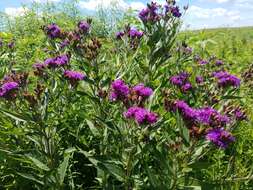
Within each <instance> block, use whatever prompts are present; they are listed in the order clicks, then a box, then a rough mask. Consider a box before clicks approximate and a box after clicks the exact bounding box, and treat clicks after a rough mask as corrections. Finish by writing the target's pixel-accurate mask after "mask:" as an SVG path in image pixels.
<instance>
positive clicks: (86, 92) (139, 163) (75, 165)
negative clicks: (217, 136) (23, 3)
mask: <svg viewBox="0 0 253 190" xmlns="http://www.w3.org/2000/svg"><path fill="white" fill-rule="evenodd" d="M76 3H77V2H76V1H73V2H72V3H70V4H63V5H62V6H59V7H56V6H55V5H54V4H50V3H49V4H46V5H45V6H41V5H39V4H34V5H33V6H32V8H31V10H30V11H28V12H27V13H26V14H25V15H24V16H22V17H17V18H15V19H14V20H13V18H11V20H10V26H9V28H8V30H7V31H6V32H2V33H1V34H0V37H1V38H2V39H3V46H2V47H1V54H0V56H1V57H0V64H1V69H0V71H1V73H0V74H1V78H4V76H6V75H10V73H13V75H14V76H17V75H18V76H19V77H21V79H22V77H24V76H26V73H27V74H28V78H27V79H26V80H24V84H22V85H21V87H20V89H19V90H18V92H17V94H16V97H15V98H14V99H11V100H10V99H6V98H3V97H2V98H1V100H0V126H1V130H0V167H1V170H0V188H2V189H108V190H109V189H192V190H199V189H217V190H218V189H235V190H237V189H238V190H239V189H250V188H251V187H252V186H253V183H252V175H253V174H252V172H253V166H252V163H253V157H252V155H253V146H252V144H253V142H252V139H253V129H252V127H251V126H252V124H253V121H252V116H253V112H252V109H251V105H252V104H253V96H252V92H251V87H252V80H251V79H253V78H252V75H250V74H252V72H253V66H250V64H251V62H252V59H253V54H252V47H251V46H252V42H253V36H252V35H251V33H252V28H239V29H217V30H203V31H185V32H180V25H181V21H180V19H177V18H175V17H173V16H172V15H167V17H166V18H163V19H161V20H159V21H158V22H155V23H141V22H140V20H139V19H138V18H136V17H134V16H133V15H134V13H133V12H131V11H130V12H129V13H122V12H119V11H118V9H117V6H116V7H112V8H111V9H110V10H103V9H102V8H101V9H100V10H99V12H98V15H96V16H91V19H92V22H91V31H90V32H89V33H82V34H81V38H80V39H79V40H78V42H75V41H74V42H72V41H71V43H70V44H69V45H68V46H67V47H66V48H60V44H61V42H62V40H63V39H62V38H60V39H50V38H48V37H47V36H46V35H45V26H48V24H51V23H57V25H59V26H60V28H61V29H62V30H63V31H64V32H65V33H67V34H69V32H73V31H75V32H80V31H78V27H77V23H78V22H79V21H81V20H86V19H87V17H85V18H83V17H82V15H81V14H80V13H79V12H78V9H77V8H76V5H77V4H76ZM38 13H40V14H38ZM131 26H135V27H136V28H138V29H139V30H142V31H144V36H143V37H142V38H140V39H139V38H134V39H131V38H130V37H129V36H128V35H125V36H124V37H122V38H121V39H120V40H116V39H115V32H116V31H119V30H121V31H124V32H129V30H130V27H131ZM43 29H44V30H43ZM66 36H67V37H66ZM66 36H64V37H65V39H67V38H68V35H66ZM10 41H14V42H15V46H14V47H13V48H9V47H8V45H7V44H8V43H9V42H10ZM189 45H190V46H191V47H193V49H194V53H197V54H199V55H200V56H201V57H202V58H204V59H210V64H209V65H205V66H200V65H198V64H197V63H196V61H194V54H193V53H189V54H188V53H185V52H184V51H183V50H185V49H184V48H185V46H187V47H189ZM63 54H67V55H68V56H69V57H70V64H68V65H67V66H65V68H64V67H60V68H58V67H56V68H50V67H47V68H45V69H44V70H43V75H41V73H38V72H37V73H36V72H35V71H36V69H34V68H32V64H34V63H36V62H43V61H44V60H45V59H46V58H52V57H56V56H58V55H63ZM212 55H216V56H217V59H221V60H223V61H224V62H225V63H224V65H223V66H222V68H223V69H225V70H229V71H231V72H232V73H233V74H236V75H238V76H239V75H241V78H242V85H241V88H240V89H238V88H230V87H228V88H226V89H222V88H219V87H218V86H217V81H216V80H215V79H214V78H213V77H211V73H212V72H214V71H217V67H216V66H214V61H213V60H212V59H211V58H210V57H211V56H212ZM64 69H71V70H78V71H81V72H83V73H85V74H86V77H87V78H86V79H85V80H82V81H79V82H78V84H76V83H73V81H69V80H67V79H66V76H64V75H63V72H64ZM14 71H15V72H14ZM181 71H187V72H189V73H191V76H190V77H189V80H190V82H191V84H192V86H193V90H191V91H190V92H183V91H182V90H179V89H178V88H177V87H176V86H173V85H171V84H170V82H169V78H170V77H171V76H174V75H176V74H179V73H180V72H181ZM198 75H201V76H203V77H204V78H205V83H204V84H203V85H198V84H197V83H196V82H195V78H196V76H198ZM250 77H251V78H250ZM19 79H20V78H19ZM116 79H123V80H124V81H125V82H126V83H127V84H129V86H130V87H132V86H133V85H136V84H138V83H144V84H145V86H148V87H150V88H152V89H153V94H152V96H150V97H149V98H147V99H144V100H143V99H138V98H137V100H136V97H135V96H134V95H135V94H129V96H130V97H129V96H128V97H127V98H129V99H128V102H126V101H122V102H121V101H115V102H114V101H112V100H111V98H110V93H111V91H112V86H111V84H112V82H113V81H114V80H116ZM74 82H76V81H74ZM3 83H4V80H1V85H2V84H3ZM130 98H131V100H130ZM139 98H140V97H139ZM214 98H215V99H214ZM175 100H184V101H185V102H187V103H188V104H189V105H190V106H191V107H194V108H200V107H203V106H211V107H213V108H215V109H217V110H218V111H219V112H225V111H226V108H227V107H229V106H230V105H236V106H240V107H244V108H245V109H246V110H247V116H248V120H247V121H233V122H232V124H231V125H229V126H226V129H227V130H229V131H231V132H232V133H233V135H234V136H235V138H236V141H235V143H232V144H231V145H230V146H229V147H228V148H227V149H219V148H217V147H215V146H214V145H212V144H211V143H210V142H208V141H206V139H205V136H204V135H205V134H204V135H203V134H202V133H201V131H208V127H207V126H204V125H203V126H202V125H201V126H198V127H199V128H198V130H199V133H200V134H201V135H199V134H198V133H196V134H194V131H193V128H189V126H188V125H187V124H188V123H187V122H189V121H186V120H185V118H184V117H183V116H182V113H180V112H179V111H172V110H171V107H170V106H172V104H171V103H174V101H175ZM216 100H217V101H218V102H217V101H216ZM135 101H137V102H138V101H139V102H138V103H136V102H135ZM133 102H134V103H133ZM140 102H141V103H140ZM136 105H138V106H140V105H141V106H142V107H144V108H146V109H147V110H149V111H151V110H152V111H154V112H155V113H157V114H158V121H157V122H155V123H153V124H140V123H138V122H135V121H133V120H131V119H128V118H126V117H124V115H123V113H124V112H126V111H127V109H128V108H129V107H130V106H136ZM209 127H210V126H209ZM198 135H199V136H198Z"/></svg>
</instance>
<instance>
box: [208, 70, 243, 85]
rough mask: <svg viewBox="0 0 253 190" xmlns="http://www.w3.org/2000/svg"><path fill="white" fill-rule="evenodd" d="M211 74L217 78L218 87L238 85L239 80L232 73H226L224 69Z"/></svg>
mask: <svg viewBox="0 0 253 190" xmlns="http://www.w3.org/2000/svg"><path fill="white" fill-rule="evenodd" d="M213 76H214V77H215V78H216V79H218V85H219V86H220V87H228V86H233V87H239V86H240V83H241V80H240V79H239V78H237V77H236V76H234V75H231V74H229V73H227V72H226V71H219V72H215V73H213Z"/></svg>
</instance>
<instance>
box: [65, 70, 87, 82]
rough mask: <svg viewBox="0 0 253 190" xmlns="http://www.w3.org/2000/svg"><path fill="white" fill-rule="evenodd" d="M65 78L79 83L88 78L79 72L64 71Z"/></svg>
mask: <svg viewBox="0 0 253 190" xmlns="http://www.w3.org/2000/svg"><path fill="white" fill-rule="evenodd" d="M64 76H65V77H66V78H67V79H69V80H73V81H79V80H83V79H85V78H86V76H85V75H84V74H83V73H80V72H77V71H70V70H66V71H64Z"/></svg>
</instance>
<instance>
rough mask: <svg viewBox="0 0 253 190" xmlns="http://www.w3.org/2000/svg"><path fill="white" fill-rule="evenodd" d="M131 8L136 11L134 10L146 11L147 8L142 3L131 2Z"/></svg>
mask: <svg viewBox="0 0 253 190" xmlns="http://www.w3.org/2000/svg"><path fill="white" fill-rule="evenodd" d="M129 6H130V7H131V8H132V9H134V10H141V9H144V8H145V7H146V4H144V3H142V2H131V3H130V4H129Z"/></svg>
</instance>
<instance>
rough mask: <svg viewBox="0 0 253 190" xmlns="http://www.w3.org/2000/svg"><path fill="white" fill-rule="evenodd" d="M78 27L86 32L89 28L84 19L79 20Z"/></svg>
mask: <svg viewBox="0 0 253 190" xmlns="http://www.w3.org/2000/svg"><path fill="white" fill-rule="evenodd" d="M78 28H79V30H80V31H81V32H82V33H88V32H89V30H90V24H89V23H88V22H86V21H80V22H79V23H78Z"/></svg>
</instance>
